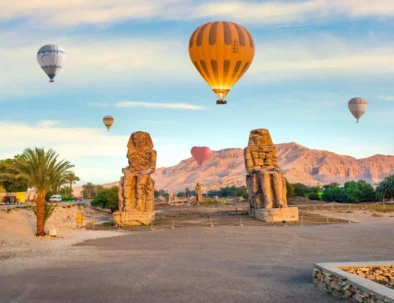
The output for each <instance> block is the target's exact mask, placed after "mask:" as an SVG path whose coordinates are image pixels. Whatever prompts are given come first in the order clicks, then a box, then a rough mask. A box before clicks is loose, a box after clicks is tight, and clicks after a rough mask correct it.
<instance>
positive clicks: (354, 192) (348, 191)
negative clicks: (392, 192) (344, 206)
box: [322, 180, 376, 203]
mask: <svg viewBox="0 0 394 303" xmlns="http://www.w3.org/2000/svg"><path fill="white" fill-rule="evenodd" d="M323 188H324V191H323V195H322V200H323V201H326V202H346V203H360V202H372V201H376V195H375V191H374V189H373V187H372V185H370V184H368V183H367V182H365V181H364V180H359V181H349V182H346V183H345V185H344V186H343V187H341V186H339V184H338V183H331V184H328V185H324V186H323Z"/></svg>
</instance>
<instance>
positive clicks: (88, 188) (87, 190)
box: [82, 182, 94, 199]
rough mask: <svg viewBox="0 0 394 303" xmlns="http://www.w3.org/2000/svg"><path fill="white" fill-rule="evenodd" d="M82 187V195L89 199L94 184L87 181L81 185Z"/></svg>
mask: <svg viewBox="0 0 394 303" xmlns="http://www.w3.org/2000/svg"><path fill="white" fill-rule="evenodd" d="M82 188H83V197H84V198H87V199H91V198H92V194H93V190H94V185H93V184H92V183H90V182H89V183H87V184H85V185H82Z"/></svg>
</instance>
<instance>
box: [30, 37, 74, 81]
mask: <svg viewBox="0 0 394 303" xmlns="http://www.w3.org/2000/svg"><path fill="white" fill-rule="evenodd" d="M66 57H67V53H66V51H65V50H64V48H63V47H61V46H59V45H54V44H48V45H44V46H43V47H41V48H40V49H39V50H38V53H37V61H38V64H40V66H41V68H42V69H43V70H44V72H45V73H46V74H47V75H48V77H49V79H50V80H49V82H55V81H54V80H53V78H55V77H56V75H57V74H58V73H59V72H60V70H61V69H62V67H63V62H64V61H65V59H66Z"/></svg>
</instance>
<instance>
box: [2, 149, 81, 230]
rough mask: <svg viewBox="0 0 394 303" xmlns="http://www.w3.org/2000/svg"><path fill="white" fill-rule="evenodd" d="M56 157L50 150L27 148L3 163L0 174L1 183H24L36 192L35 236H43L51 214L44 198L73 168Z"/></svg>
mask: <svg viewBox="0 0 394 303" xmlns="http://www.w3.org/2000/svg"><path fill="white" fill-rule="evenodd" d="M58 157H59V155H58V154H57V153H56V152H55V151H54V150H52V149H49V150H48V151H45V150H44V149H43V148H35V149H30V148H28V149H25V151H24V152H23V155H22V156H18V158H17V159H16V160H15V161H11V162H9V163H5V165H4V168H3V171H2V172H0V180H1V181H3V182H24V183H23V184H26V185H27V184H28V185H29V186H30V187H33V188H34V189H35V190H36V192H37V199H36V211H35V214H36V217H37V236H45V221H46V219H47V218H48V214H49V215H50V214H51V213H52V212H53V210H51V207H49V208H48V207H46V204H45V196H46V195H47V193H48V192H49V191H50V190H51V189H54V188H56V186H58V182H59V180H61V179H62V178H63V176H64V175H65V174H66V173H67V172H69V169H70V168H72V167H73V165H71V164H70V162H68V161H64V160H62V161H59V160H58ZM3 184H4V183H3ZM26 188H27V186H26ZM26 188H25V189H26Z"/></svg>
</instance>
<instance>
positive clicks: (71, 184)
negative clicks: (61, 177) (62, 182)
mask: <svg viewBox="0 0 394 303" xmlns="http://www.w3.org/2000/svg"><path fill="white" fill-rule="evenodd" d="M72 195H73V183H72V182H70V197H71V196H72Z"/></svg>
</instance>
